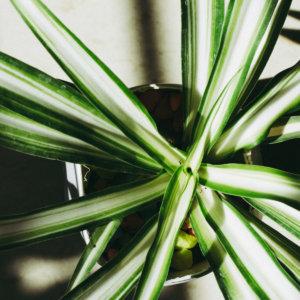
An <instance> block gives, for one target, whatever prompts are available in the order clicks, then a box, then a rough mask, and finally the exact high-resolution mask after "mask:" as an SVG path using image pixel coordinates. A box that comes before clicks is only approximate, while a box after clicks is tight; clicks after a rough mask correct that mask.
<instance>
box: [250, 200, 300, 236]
mask: <svg viewBox="0 0 300 300" xmlns="http://www.w3.org/2000/svg"><path fill="white" fill-rule="evenodd" d="M244 199H245V201H247V202H248V203H249V204H250V205H251V206H253V207H254V208H256V209H257V210H259V211H260V212H262V213H263V214H265V215H266V216H268V217H269V218H270V219H272V220H273V221H275V222H276V223H278V224H279V225H280V226H281V227H283V228H284V229H286V230H287V231H289V232H290V233H291V234H293V235H294V236H295V237H297V238H298V239H299V241H300V211H299V210H297V209H295V208H293V207H290V206H288V205H286V204H284V203H281V202H278V201H274V200H269V199H260V198H246V197H245V198H244Z"/></svg>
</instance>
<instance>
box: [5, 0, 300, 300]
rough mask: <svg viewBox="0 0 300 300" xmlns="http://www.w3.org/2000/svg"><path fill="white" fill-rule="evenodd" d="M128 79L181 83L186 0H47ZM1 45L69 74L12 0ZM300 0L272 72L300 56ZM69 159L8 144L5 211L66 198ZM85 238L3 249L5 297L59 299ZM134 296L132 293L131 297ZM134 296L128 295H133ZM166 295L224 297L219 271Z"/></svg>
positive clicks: (28, 208)
mask: <svg viewBox="0 0 300 300" xmlns="http://www.w3.org/2000/svg"><path fill="white" fill-rule="evenodd" d="M43 2H44V3H45V4H46V5H47V6H48V7H49V8H50V9H51V10H52V11H53V12H54V13H55V14H56V15H57V16H58V18H59V19H61V20H62V21H63V22H64V23H65V25H66V26H67V27H69V29H70V30H71V31H72V32H74V33H75V34H76V35H77V36H78V37H79V38H80V39H81V40H82V41H83V42H84V43H85V44H86V45H87V47H89V48H90V49H91V50H92V51H93V52H94V53H95V54H96V55H97V56H99V58H100V59H101V60H102V61H103V62H104V63H106V64H107V65H108V66H109V68H111V69H112V71H114V72H115V73H116V74H117V75H118V76H119V77H120V79H121V80H123V81H124V82H125V84H127V85H128V86H130V87H132V86H137V85H141V84H145V83H153V82H162V83H181V64H180V27H181V25H180V1H175V0H164V1H159V0H143V1H141V0H101V1H99V0H44V1H43ZM0 4H1V10H0V51H2V52H5V53H7V54H9V55H11V56H13V57H15V58H18V59H20V60H22V61H24V62H26V63H28V64H30V65H32V66H34V67H36V68H38V69H41V70H43V71H44V72H47V73H48V74H50V75H52V76H54V77H56V78H60V79H65V80H68V77H67V76H66V75H65V74H64V72H63V71H62V70H61V69H60V67H59V66H58V65H57V64H56V63H55V61H54V60H53V59H52V57H51V56H50V55H49V54H48V52H47V51H46V50H45V49H44V48H43V46H42V45H41V44H40V43H39V41H38V40H37V39H36V38H35V36H34V35H33V34H32V33H31V31H30V30H29V29H28V28H27V26H26V25H25V24H24V22H23V21H22V19H21V18H20V17H19V15H18V14H17V12H16V11H15V9H14V8H13V6H12V5H11V4H10V2H9V1H7V0H0ZM299 15H300V0H294V1H293V4H292V11H291V12H290V14H289V16H288V18H287V20H286V23H285V25H284V30H283V31H282V34H281V36H280V37H279V40H278V43H277V45H276V48H275V50H274V52H273V54H272V56H271V58H270V60H269V62H268V64H267V67H266V69H265V71H264V73H263V74H262V78H269V77H272V76H274V75H275V74H277V73H278V72H280V71H281V70H283V69H285V68H288V67H290V66H292V65H293V64H295V63H296V62H297V61H298V60H299V59H300V17H299ZM63 176H64V174H63V166H62V163H60V162H57V161H47V160H45V159H41V158H35V157H31V156H27V155H24V154H20V153H17V152H14V151H11V150H8V149H5V148H0V214H1V215H9V214H14V213H21V212H27V211H31V210H33V209H36V208H39V207H43V206H47V205H50V204H53V203H58V202H61V201H63V200H64V190H63V188H64V187H63ZM83 249H84V243H83V240H82V239H81V236H80V234H79V233H78V234H73V235H69V236H67V237H64V238H58V239H55V240H51V241H46V242H43V243H39V244H35V245H31V246H28V247H24V248H18V249H14V250H9V251H4V252H2V253H1V255H0V270H1V272H0V295H1V299H6V300H19V299H23V300H26V299H31V300H34V299H43V300H48V299H49V300H50V299H58V298H60V297H61V296H62V295H63V293H64V291H65V289H66V286H67V282H68V280H69V278H70V277H71V275H72V272H73V270H74V268H75V266H76V263H77V261H78V259H79V257H80V253H81V252H82V250H83ZM129 298H130V296H129ZM129 298H128V299H129ZM160 299H185V300H194V299H202V300H212V299H213V300H218V299H223V296H222V294H221V293H220V291H219V289H218V286H217V284H216V282H215V279H214V276H213V275H212V274H209V275H207V276H205V277H204V278H201V279H197V280H194V281H192V282H189V283H185V284H182V285H178V286H173V287H167V288H164V290H163V292H162V294H161V296H160Z"/></svg>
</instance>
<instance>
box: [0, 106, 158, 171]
mask: <svg viewBox="0 0 300 300" xmlns="http://www.w3.org/2000/svg"><path fill="white" fill-rule="evenodd" d="M0 143H1V145H2V146H5V147H8V148H10V149H13V150H16V151H20V152H23V153H27V154H31V155H35V156H40V157H44V158H48V159H56V160H61V161H68V162H72V163H76V164H88V165H93V166H97V167H99V168H102V169H106V170H113V171H116V172H128V173H137V174H153V172H151V171H147V170H145V169H140V168H138V167H135V166H133V165H129V164H127V163H125V162H123V161H121V160H118V159H117V158H115V157H113V156H111V155H109V154H107V153H105V152H103V151H101V150H99V149H98V148H96V147H94V146H92V145H90V144H88V143H85V142H83V141H81V140H79V139H76V138H73V137H71V136H68V135H66V134H64V133H61V132H59V131H57V130H54V129H51V128H49V127H46V126H44V125H41V124H40V123H37V122H35V121H32V120H30V119H28V118H26V117H23V116H21V115H19V114H17V113H14V112H13V111H11V110H9V109H7V108H5V107H3V106H1V105H0Z"/></svg>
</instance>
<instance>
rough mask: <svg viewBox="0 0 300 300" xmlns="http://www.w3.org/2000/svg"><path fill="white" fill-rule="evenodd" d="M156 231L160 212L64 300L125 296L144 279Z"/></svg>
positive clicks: (120, 297) (102, 299) (62, 299)
mask: <svg viewBox="0 0 300 300" xmlns="http://www.w3.org/2000/svg"><path fill="white" fill-rule="evenodd" d="M156 230H157V215H155V216H153V217H152V218H151V219H150V220H149V221H148V222H147V223H146V224H145V225H144V226H143V227H142V228H141V230H140V231H139V232H138V233H137V234H136V235H135V236H134V238H133V239H132V240H131V241H130V242H129V243H128V244H127V245H126V246H125V247H124V248H123V249H122V250H121V251H120V252H119V253H118V254H117V255H116V256H115V257H114V258H113V259H112V260H110V261H109V262H108V263H107V264H105V265H104V266H103V267H102V268H101V269H100V270H98V271H96V272H95V273H94V274H92V275H91V276H90V277H89V278H88V279H86V280H85V281H83V282H82V283H81V284H79V285H78V286H77V287H75V288H74V289H73V290H72V291H71V292H69V293H68V294H66V295H65V296H64V297H62V298H61V300H77V299H98V300H105V299H123V298H124V297H125V296H126V295H127V294H128V293H129V292H130V290H131V289H132V288H133V287H134V286H135V285H136V284H137V282H138V280H139V278H140V274H141V273H142V268H143V266H144V263H145V259H146V255H147V252H148V249H149V248H150V246H151V244H152V242H153V240H154V237H155V233H156Z"/></svg>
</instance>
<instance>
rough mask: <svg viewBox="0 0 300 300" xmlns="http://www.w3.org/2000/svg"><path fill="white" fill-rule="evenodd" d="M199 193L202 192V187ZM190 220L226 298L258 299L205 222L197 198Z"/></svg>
mask: <svg viewBox="0 0 300 300" xmlns="http://www.w3.org/2000/svg"><path fill="white" fill-rule="evenodd" d="M197 191H198V192H200V191H201V189H200V187H198V189H197ZM201 197H205V195H204V194H201ZM190 220H191V224H192V227H193V231H194V233H195V235H196V237H197V239H198V242H199V246H200V249H201V251H202V253H203V254H204V256H205V258H206V259H207V260H208V262H209V264H210V266H211V267H212V269H213V271H214V274H215V277H216V280H217V283H218V285H219V287H220V289H221V291H222V293H223V295H224V298H225V299H230V300H240V299H245V300H246V299H248V300H252V299H258V297H257V296H256V294H255V293H254V292H253V291H252V289H251V287H250V285H249V284H248V283H247V281H246V280H245V279H244V277H243V276H242V274H241V273H240V271H239V270H238V268H237V267H236V265H235V264H234V262H233V261H232V259H231V258H230V256H229V255H228V253H227V252H226V250H225V249H224V247H223V246H222V244H221V243H220V241H219V239H218V237H217V235H216V233H215V232H214V231H213V229H212V228H211V227H210V226H209V224H208V223H207V221H206V220H205V218H204V216H203V213H202V211H201V208H200V206H199V203H198V200H197V199H196V198H195V199H194V201H193V203H192V206H191V209H190Z"/></svg>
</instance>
